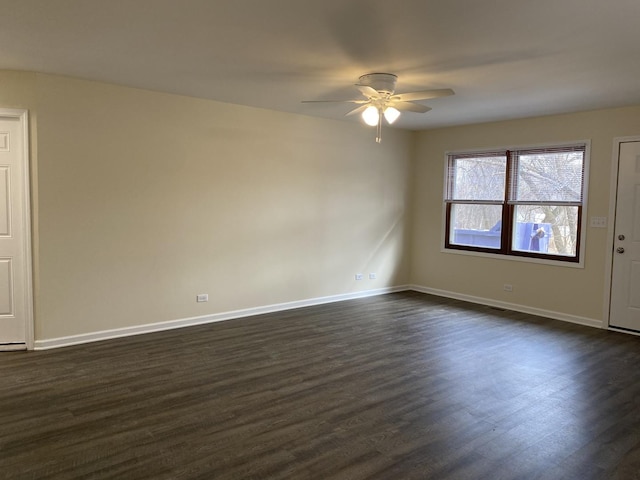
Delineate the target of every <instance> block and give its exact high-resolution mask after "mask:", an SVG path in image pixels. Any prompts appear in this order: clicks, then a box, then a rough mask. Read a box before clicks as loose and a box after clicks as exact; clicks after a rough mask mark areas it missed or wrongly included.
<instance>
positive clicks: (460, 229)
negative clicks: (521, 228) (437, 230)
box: [449, 204, 502, 248]
mask: <svg viewBox="0 0 640 480" xmlns="http://www.w3.org/2000/svg"><path fill="white" fill-rule="evenodd" d="M501 219H502V206H501V205H477V204H474V205H469V204H463V205H459V204H453V205H451V230H450V232H449V235H450V236H449V243H451V244H454V245H467V246H473V247H484V248H500V227H501V223H502V222H501Z"/></svg>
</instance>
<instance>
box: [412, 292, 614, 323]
mask: <svg viewBox="0 0 640 480" xmlns="http://www.w3.org/2000/svg"><path fill="white" fill-rule="evenodd" d="M408 289H409V290H413V291H416V292H421V293H428V294H430V295H437V296H439V297H447V298H453V299H456V300H462V301H465V302H470V303H478V304H480V305H486V306H488V307H496V308H503V309H505V310H513V311H515V312H522V313H529V314H531V315H537V316H539V317H546V318H552V319H554V320H562V321H563V322H569V323H577V324H579V325H586V326H588V327H596V328H603V322H602V320H595V319H593V318H587V317H579V316H577V315H569V314H566V313H560V312H553V311H551V310H543V309H541V308H535V307H528V306H526V305H518V304H515V303H508V302H501V301H499V300H492V299H490V298H482V297H474V296H471V295H464V294H461V293H455V292H449V291H446V290H438V289H435V288H428V287H422V286H420V285H409V287H408Z"/></svg>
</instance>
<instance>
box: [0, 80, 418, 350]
mask: <svg viewBox="0 0 640 480" xmlns="http://www.w3.org/2000/svg"><path fill="white" fill-rule="evenodd" d="M0 82H2V85H3V89H0V91H2V93H1V94H0V103H1V104H2V106H5V107H24V108H29V109H30V112H31V114H32V127H35V126H37V145H36V147H37V148H36V149H34V158H33V159H32V160H33V163H34V165H37V168H35V172H34V174H35V176H36V177H37V184H36V185H35V188H34V203H35V205H34V210H35V216H34V224H35V227H36V229H35V231H36V232H37V233H36V236H37V238H36V239H34V240H35V241H36V243H35V244H36V252H35V257H36V259H35V262H34V263H35V266H34V269H35V280H36V295H35V297H36V298H35V302H36V329H35V331H36V340H45V339H52V338H58V337H63V336H69V335H76V334H84V333H89V332H96V331H101V330H109V329H117V328H123V327H130V326H136V325H143V324H149V323H155V322H163V321H169V320H178V319H184V318H189V317H195V316H203V315H209V314H214V313H221V312H229V311H233V310H238V309H245V308H250V307H261V306H267V305H272V304H277V303H283V302H291V301H299V300H306V299H313V298H318V297H324V296H331V295H338V294H348V293H354V292H358V291H364V290H370V289H377V288H383V287H387V286H394V285H402V284H405V283H407V282H408V263H407V259H406V254H407V252H408V249H407V242H408V232H407V228H408V224H407V218H406V217H407V210H408V199H409V175H410V167H411V141H410V138H411V134H410V133H409V132H402V131H398V130H389V129H388V130H386V131H385V138H384V141H383V143H382V145H377V144H376V143H375V141H374V132H373V131H372V130H371V129H366V128H363V127H362V126H361V125H359V124H357V123H348V122H341V121H332V120H324V119H317V118H311V117H306V116H299V115H291V114H285V113H278V112H272V111H267V110H261V109H254V108H248V107H241V106H236V105H229V104H222V103H218V102H213V101H207V100H200V99H194V98H188V97H181V96H176V95H168V94H162V93H156V92H149V91H143V90H138V89H132V88H125V87H119V86H114V85H106V84H101V83H96V82H87V81H82V80H76V79H71V78H66V77H58V76H50V75H41V74H19V73H15V72H1V73H0ZM5 87H6V88H5ZM359 272H362V273H364V274H365V280H363V281H360V282H356V281H355V280H354V274H355V273H359ZM369 272H376V273H377V274H378V279H377V280H369V279H368V278H366V274H367V273H369ZM199 293H208V294H209V299H210V301H209V302H208V303H196V301H195V298H196V294H199Z"/></svg>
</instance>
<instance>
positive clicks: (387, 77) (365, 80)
mask: <svg viewBox="0 0 640 480" xmlns="http://www.w3.org/2000/svg"><path fill="white" fill-rule="evenodd" d="M397 80H398V77H397V75H394V74H393V73H367V74H366V75H362V76H361V77H360V83H359V85H365V86H367V87H371V88H373V89H374V90H377V91H378V92H380V93H384V94H387V95H393V92H395V90H396V82H397Z"/></svg>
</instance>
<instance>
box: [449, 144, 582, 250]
mask: <svg viewBox="0 0 640 480" xmlns="http://www.w3.org/2000/svg"><path fill="white" fill-rule="evenodd" d="M586 151H587V145H586V144H585V143H581V144H576V145H568V146H559V147H548V148H526V149H519V150H516V149H514V150H503V151H491V152H477V153H460V154H456V153H453V154H450V155H448V159H447V177H446V183H447V185H446V191H445V219H446V220H445V222H446V225H445V227H446V231H445V248H446V249H452V250H467V251H475V252H485V253H496V254H500V255H514V256H520V257H533V258H544V259H548V260H559V261H565V262H579V261H580V258H579V256H580V240H581V219H582V209H583V200H584V197H585V195H584V192H585V167H586V162H587V158H586V157H587V155H586Z"/></svg>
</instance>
